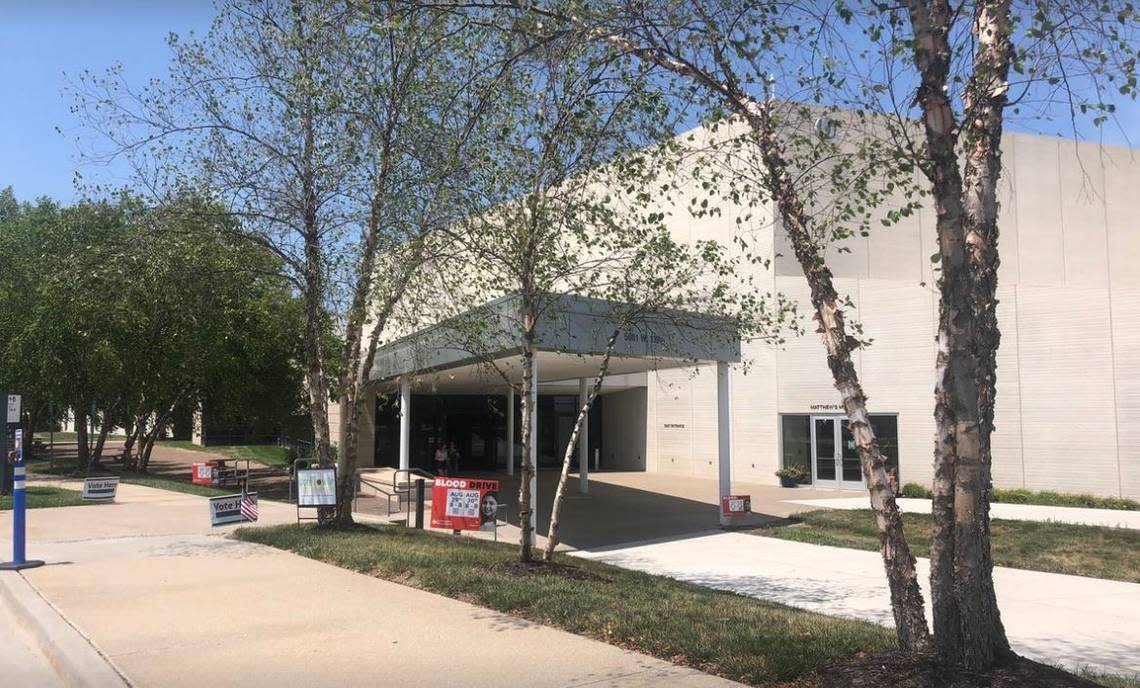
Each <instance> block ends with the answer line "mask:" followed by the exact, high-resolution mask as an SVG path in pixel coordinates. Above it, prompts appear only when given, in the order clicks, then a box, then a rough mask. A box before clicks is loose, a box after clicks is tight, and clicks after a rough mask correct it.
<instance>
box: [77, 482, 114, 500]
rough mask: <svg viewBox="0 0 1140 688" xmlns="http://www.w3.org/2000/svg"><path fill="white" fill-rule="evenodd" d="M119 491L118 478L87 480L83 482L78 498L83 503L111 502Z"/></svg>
mask: <svg viewBox="0 0 1140 688" xmlns="http://www.w3.org/2000/svg"><path fill="white" fill-rule="evenodd" d="M118 489H119V476H117V475H114V476H110V477H106V478H87V479H85V480H84V481H83V494H82V495H80V497H81V498H82V499H83V501H85V502H113V501H115V493H116V492H117V491H118Z"/></svg>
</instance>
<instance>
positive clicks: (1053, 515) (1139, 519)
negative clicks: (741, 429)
mask: <svg viewBox="0 0 1140 688" xmlns="http://www.w3.org/2000/svg"><path fill="white" fill-rule="evenodd" d="M869 499H870V498H869V497H867V496H866V495H864V496H862V497H839V498H834V499H789V500H785V501H787V502H788V503H789V504H799V505H802V506H808V507H812V508H815V509H824V508H826V509H870V508H871V505H870V501H869ZM897 501H898V503H899V508H900V509H902V510H903V512H904V513H916V514H929V513H930V500H929V499H912V498H909V497H904V498H902V499H899V500H897ZM990 517H991V518H999V519H1007V520H1011V521H1053V522H1056V523H1077V524H1082V525H1088V526H1105V527H1108V528H1131V529H1135V530H1140V511H1123V510H1120V509H1082V508H1078V507H1071V506H1038V505H1036V504H991V505H990Z"/></svg>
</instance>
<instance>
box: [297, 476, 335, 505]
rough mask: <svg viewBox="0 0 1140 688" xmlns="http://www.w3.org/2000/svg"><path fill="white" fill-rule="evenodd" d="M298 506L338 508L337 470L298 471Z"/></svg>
mask: <svg viewBox="0 0 1140 688" xmlns="http://www.w3.org/2000/svg"><path fill="white" fill-rule="evenodd" d="M297 506H299V507H302V506H307V507H320V506H336V469H335V468H303V469H301V470H299V471H297Z"/></svg>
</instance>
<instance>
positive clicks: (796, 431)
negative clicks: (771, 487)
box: [781, 416, 811, 483]
mask: <svg viewBox="0 0 1140 688" xmlns="http://www.w3.org/2000/svg"><path fill="white" fill-rule="evenodd" d="M781 432H782V438H783V447H784V457H783V459H784V460H783V463H782V464H781V465H782V466H784V467H789V466H799V467H801V468H803V469H804V470H805V471H807V474H808V479H807V480H805V481H804V482H805V483H811V417H810V416H783V428H782V429H781Z"/></svg>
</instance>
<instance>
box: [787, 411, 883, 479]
mask: <svg viewBox="0 0 1140 688" xmlns="http://www.w3.org/2000/svg"><path fill="white" fill-rule="evenodd" d="M813 417H814V420H815V423H816V433H815V435H816V437H815V446H814V447H813V446H812V433H811V428H812V426H811V424H812V421H813ZM898 427H899V419H898V416H896V415H893V414H891V415H885V414H884V415H873V416H871V428H872V429H873V430H874V431H875V437H876V439H878V441H879V448H880V449H882V451H883V454H884V455H885V456H886V460H887V470H888V471H894V472H895V473H896V474H897V473H898V470H899V430H898ZM837 436H838V437H837ZM780 437H781V440H782V441H781V448H782V456H781V457H780V458H781V462H780V465H781V466H783V467H790V466H800V467H802V468H803V469H804V470H806V471H807V472H808V474H809V475H810V476H813V477H814V478H815V479H816V480H815V482H818V483H820V486H823V487H845V488H846V487H857V486H858V485H859V483H860V482H861V481H862V478H863V475H862V467H861V466H860V464H859V459H858V453H857V452H855V451H854V446H853V442H854V441H853V440H852V439H851V436H850V434H849V433H848V432H847V421H846V420H845V419H844V416H841V415H820V414H815V415H814V416H813V415H808V414H784V415H781V416H780ZM837 439H838V441H839V444H838V445H837V444H836V441H837ZM836 447H839V448H840V450H841V451H839V452H838V455H837V452H836ZM813 457H814V463H815V465H814V470H813V465H812V464H813ZM899 480H900V484H901V480H902V478H901V476H900V477H899ZM811 482H813V480H812V478H808V479H807V480H805V481H804V483H811Z"/></svg>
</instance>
